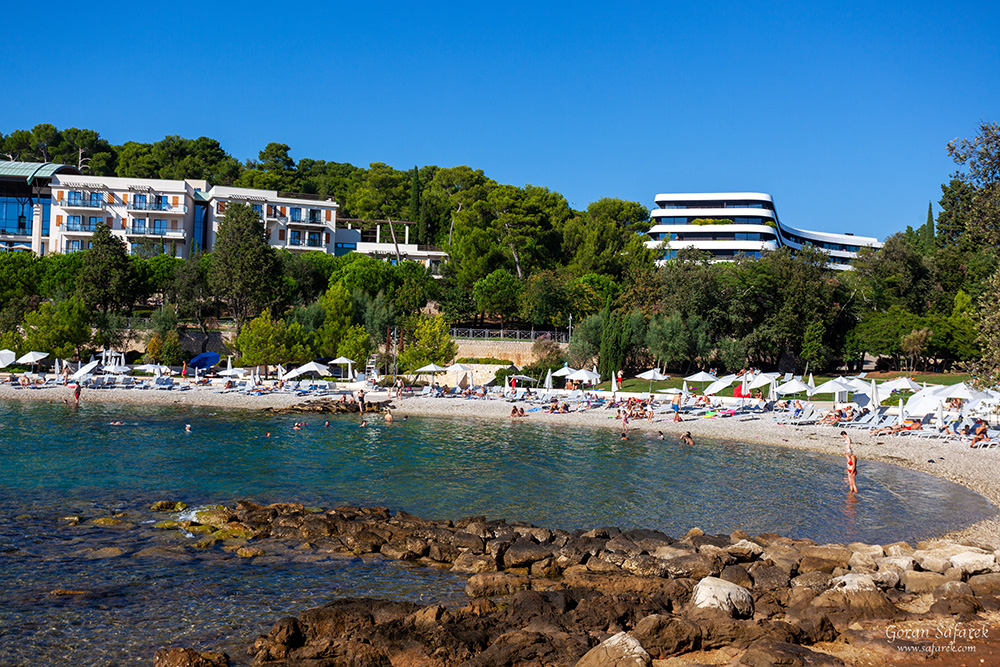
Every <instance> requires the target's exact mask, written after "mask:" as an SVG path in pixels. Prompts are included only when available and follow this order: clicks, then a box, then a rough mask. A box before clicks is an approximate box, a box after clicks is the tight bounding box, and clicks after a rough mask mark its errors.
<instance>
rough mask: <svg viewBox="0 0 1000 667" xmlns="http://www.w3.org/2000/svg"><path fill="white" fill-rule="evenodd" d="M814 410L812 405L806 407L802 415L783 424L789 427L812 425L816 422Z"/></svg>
mask: <svg viewBox="0 0 1000 667" xmlns="http://www.w3.org/2000/svg"><path fill="white" fill-rule="evenodd" d="M815 414H816V408H815V407H813V406H812V405H807V406H806V407H805V409H804V410H802V414H801V415H800V416H798V417H792V418H790V419H788V420H787V421H786V422H785V423H786V424H788V425H790V426H805V425H806V424H812V423H814V422H815V421H816V417H815Z"/></svg>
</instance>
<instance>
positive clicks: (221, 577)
mask: <svg viewBox="0 0 1000 667" xmlns="http://www.w3.org/2000/svg"><path fill="white" fill-rule="evenodd" d="M306 419H307V421H309V422H310V423H309V425H308V426H307V427H306V428H305V429H303V430H300V431H295V430H293V429H292V424H293V422H294V421H296V418H295V417H273V416H267V415H262V414H257V413H244V412H224V411H219V410H214V409H191V408H183V409H181V408H162V407H135V406H127V407H121V408H119V407H116V406H109V405H97V404H84V405H82V406H81V407H80V408H79V409H73V408H71V407H67V406H65V405H63V404H62V403H58V404H45V403H26V404H22V403H8V404H4V403H0V571H2V572H3V575H2V580H0V581H2V583H3V585H2V586H0V664H3V665H7V664H66V663H73V664H79V665H85V664H90V665H102V664H112V663H113V664H135V665H138V664H150V661H151V660H152V653H153V651H154V650H155V649H156V648H159V647H162V646H165V645H172V644H182V645H192V646H201V647H205V648H215V649H218V648H229V649H230V651H231V653H232V655H233V658H234V659H235V661H236V663H237V664H247V663H248V658H247V657H246V656H243V655H239V654H236V653H235V652H234V651H235V650H236V648H237V647H238V646H241V645H245V644H246V643H248V642H252V640H253V638H254V637H255V636H256V634H258V633H261V632H266V630H267V628H268V627H269V625H270V623H271V622H273V621H274V620H276V619H277V618H279V617H281V616H283V615H287V614H292V613H297V612H298V611H300V610H301V609H303V608H305V607H309V606H314V605H316V604H321V603H322V602H324V601H326V600H329V599H332V598H336V597H344V596H347V595H366V596H379V597H394V598H403V599H409V600H415V601H432V600H433V601H441V602H445V603H456V602H459V601H461V600H462V593H461V591H462V588H463V586H464V580H463V579H462V578H461V577H457V576H453V575H450V574H448V573H443V572H439V571H436V570H432V569H429V568H420V567H413V566H408V565H404V564H399V563H387V562H384V561H382V560H380V559H369V560H361V559H327V560H321V561H318V562H313V561H312V560H311V559H310V558H308V557H299V558H291V559H287V558H286V559H280V560H277V559H272V562H267V559H257V560H255V561H254V562H247V561H245V560H242V559H238V558H235V557H233V556H231V555H230V554H228V553H226V552H222V551H220V550H215V549H212V550H207V551H205V552H199V553H197V554H194V555H193V557H192V558H190V559H189V560H186V561H183V562H179V561H165V560H163V559H162V558H156V557H149V556H144V555H143V554H141V553H139V552H142V550H143V549H146V548H148V547H155V546H157V545H159V544H167V543H169V542H170V541H171V540H176V537H170V536H167V535H166V534H163V533H153V532H151V531H148V530H138V529H137V530H131V531H115V530H109V529H95V528H90V527H87V526H86V525H82V526H79V527H76V528H68V527H67V526H66V525H65V522H63V521H60V518H61V517H63V516H67V515H81V516H84V517H96V516H106V515H109V514H111V513H113V512H116V511H124V512H126V513H131V514H132V515H133V516H134V515H135V513H136V512H137V511H141V510H142V509H144V508H148V506H149V504H150V503H151V502H153V501H156V500H164V499H170V500H183V501H185V502H187V503H189V504H191V505H197V504H200V503H233V502H234V501H235V500H237V499H239V498H252V499H256V500H258V501H263V502H273V501H279V500H281V501H300V502H304V503H306V504H313V505H321V506H325V507H332V506H336V505H340V504H375V505H386V506H389V507H390V508H393V509H405V510H406V511H408V512H411V513H413V514H416V515H418V516H424V517H427V518H452V519H457V518H460V517H463V516H469V515H486V516H488V517H490V518H501V517H502V518H508V519H516V520H526V521H531V522H533V523H536V524H538V525H543V526H548V527H560V528H566V529H574V528H591V527H595V526H609V525H615V526H621V527H623V528H625V527H647V528H656V529H659V530H662V531H664V532H666V533H668V534H671V535H675V536H679V535H680V534H682V533H684V532H686V531H687V530H688V529H689V528H691V527H693V526H699V527H701V528H702V529H703V530H705V531H706V532H730V531H732V530H734V529H736V528H742V529H744V530H746V531H748V532H750V533H757V532H765V531H766V532H778V533H782V534H786V535H791V536H798V537H811V538H813V539H816V540H819V541H821V542H827V541H837V542H848V541H853V540H862V541H867V542H882V543H885V542H892V541H896V540H916V539H920V538H923V537H928V536H932V535H936V534H941V533H943V532H946V531H948V530H951V529H954V528H957V527H960V526H962V525H966V524H968V523H971V522H973V521H977V520H979V519H981V518H984V517H986V516H990V515H992V514H993V513H994V511H995V510H994V508H993V507H992V506H990V505H989V504H988V503H987V502H986V501H985V499H983V498H982V497H981V496H978V495H976V494H974V493H971V492H970V491H968V490H966V489H964V488H962V487H960V486H957V485H955V484H951V483H949V482H946V481H943V480H939V479H936V478H934V477H931V476H928V475H923V474H920V473H916V472H912V471H908V470H905V469H902V468H897V467H894V466H888V465H883V464H877V463H873V462H865V461H862V462H861V464H860V466H859V478H858V479H859V481H858V484H859V487H860V488H861V493H859V494H858V495H857V497H856V498H854V499H853V500H849V499H848V495H847V492H846V480H845V478H844V463H843V459H841V458H838V457H832V456H825V455H820V454H813V453H809V452H801V451H795V450H789V449H782V448H774V447H766V446H762V445H759V444H753V443H739V442H715V441H712V442H709V441H706V442H699V443H698V444H697V445H696V446H694V447H684V446H681V445H679V444H676V443H675V442H671V441H660V440H657V439H656V438H655V431H654V430H652V429H650V428H648V427H646V428H644V429H643V430H640V431H638V432H637V433H634V434H633V438H632V439H631V440H629V441H626V442H622V441H620V440H619V439H618V437H617V435H616V434H615V432H614V431H613V430H611V429H608V430H593V429H591V430H588V429H583V428H576V427H566V426H561V425H553V424H551V423H545V422H544V421H543V420H542V418H539V419H537V421H536V420H534V419H527V420H524V421H520V422H513V423H512V422H509V421H507V420H500V421H497V422H490V421H478V420H471V419H470V420H444V419H432V418H421V419H416V418H414V419H409V420H407V421H397V423H396V424H394V425H392V426H385V425H383V424H382V423H381V421H378V423H377V424H375V425H373V426H370V427H368V428H366V429H361V428H358V427H357V421H356V419H348V418H340V419H335V420H331V426H330V427H329V428H325V427H323V425H322V424H323V422H322V420H316V419H314V418H311V417H307V418H306ZM119 420H120V421H124V422H126V424H125V425H124V426H112V425H110V422H112V421H119ZM185 423H190V424H191V425H192V433H190V434H185V433H184V424H185ZM268 431H270V432H271V437H265V433H267V432H268ZM831 438H833V436H832V435H831ZM956 455H957V454H956ZM111 545H113V546H119V547H122V548H124V549H125V550H126V555H125V556H122V557H120V558H113V559H109V560H87V559H86V558H85V557H84V556H83V555H82V552H81V550H82V549H85V548H100V547H104V546H111ZM54 589H70V590H82V591H85V593H84V594H81V595H71V596H53V595H51V594H50V591H52V590H54Z"/></svg>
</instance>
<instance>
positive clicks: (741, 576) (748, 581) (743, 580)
mask: <svg viewBox="0 0 1000 667" xmlns="http://www.w3.org/2000/svg"><path fill="white" fill-rule="evenodd" d="M719 579H725V580H726V581H731V582H732V583H734V584H737V585H738V586H742V587H743V588H746V589H749V590H753V577H751V576H750V573H749V572H747V570H746V568H745V567H743V566H742V565H728V566H726V567H725V568H724V569H723V570H722V572H720V573H719Z"/></svg>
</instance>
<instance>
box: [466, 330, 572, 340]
mask: <svg viewBox="0 0 1000 667" xmlns="http://www.w3.org/2000/svg"><path fill="white" fill-rule="evenodd" d="M448 334H449V335H450V336H451V337H452V338H459V339H463V340H532V341H533V340H538V339H539V338H549V339H551V340H553V341H555V342H557V343H568V342H569V334H568V333H567V332H565V331H522V330H520V329H465V328H457V327H456V328H453V329H451V330H450V331H449V332H448Z"/></svg>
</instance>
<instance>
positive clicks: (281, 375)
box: [278, 364, 288, 382]
mask: <svg viewBox="0 0 1000 667" xmlns="http://www.w3.org/2000/svg"><path fill="white" fill-rule="evenodd" d="M287 372H288V371H286V370H285V367H284V366H282V365H281V364H278V382H281V381H282V380H284V379H285V373H287Z"/></svg>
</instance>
